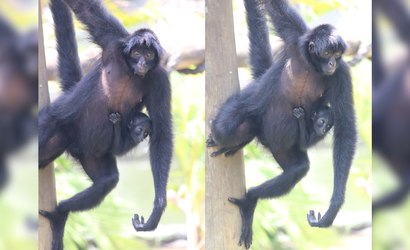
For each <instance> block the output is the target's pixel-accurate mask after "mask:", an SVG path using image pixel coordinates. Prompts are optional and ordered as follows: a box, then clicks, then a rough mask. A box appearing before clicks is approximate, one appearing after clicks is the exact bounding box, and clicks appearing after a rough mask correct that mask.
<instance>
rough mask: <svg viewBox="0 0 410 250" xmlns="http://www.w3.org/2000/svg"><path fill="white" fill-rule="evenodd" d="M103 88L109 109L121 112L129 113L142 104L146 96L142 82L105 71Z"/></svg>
mask: <svg viewBox="0 0 410 250" xmlns="http://www.w3.org/2000/svg"><path fill="white" fill-rule="evenodd" d="M102 89H103V91H104V95H105V97H106V98H107V102H108V109H109V110H111V111H115V112H119V113H128V112H129V111H130V110H132V109H133V108H135V107H136V106H138V105H140V104H141V103H142V98H143V97H144V88H143V86H142V83H141V82H140V81H136V80H135V79H133V78H132V77H129V76H123V77H118V76H115V75H112V74H109V73H108V72H104V73H103V81H102Z"/></svg>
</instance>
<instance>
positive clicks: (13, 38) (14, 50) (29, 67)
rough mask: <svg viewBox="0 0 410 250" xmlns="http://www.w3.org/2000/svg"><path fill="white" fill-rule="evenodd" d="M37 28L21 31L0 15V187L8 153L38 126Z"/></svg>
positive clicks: (7, 171) (20, 144)
mask: <svg viewBox="0 0 410 250" xmlns="http://www.w3.org/2000/svg"><path fill="white" fill-rule="evenodd" d="M37 100H38V39H37V31H36V30H32V31H29V32H27V33H22V34H20V33H19V32H18V31H17V30H16V29H15V28H14V27H13V26H12V25H11V24H10V23H9V22H8V21H7V20H6V19H4V18H3V17H2V16H0V114H1V115H0V138H1V143H0V191H1V190H2V189H3V188H4V187H5V185H6V184H7V182H8V177H9V170H8V166H7V165H6V161H7V158H8V155H9V154H10V153H12V152H14V151H16V150H18V149H19V148H20V147H21V146H23V145H24V143H26V142H27V141H28V140H29V139H30V138H31V137H32V136H33V135H34V134H35V132H36V130H37V114H36V113H37V112H36V108H37Z"/></svg>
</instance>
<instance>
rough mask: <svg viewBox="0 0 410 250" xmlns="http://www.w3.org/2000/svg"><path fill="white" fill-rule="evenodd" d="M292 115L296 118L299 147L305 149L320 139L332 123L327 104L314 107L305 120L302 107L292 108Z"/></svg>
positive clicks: (330, 112)
mask: <svg viewBox="0 0 410 250" xmlns="http://www.w3.org/2000/svg"><path fill="white" fill-rule="evenodd" d="M293 115H294V116H295V117H296V118H297V119H298V124H299V146H300V148H301V149H307V148H309V147H311V146H313V145H314V144H316V143H317V142H319V141H320V140H322V139H323V138H324V137H325V135H326V133H327V132H328V131H329V130H330V129H331V128H332V127H333V123H334V121H333V115H332V111H331V109H330V107H329V106H327V105H318V106H317V107H315V108H314V109H313V112H312V113H311V116H310V118H309V119H307V120H306V119H305V110H304V109H303V108H302V107H298V108H294V109H293Z"/></svg>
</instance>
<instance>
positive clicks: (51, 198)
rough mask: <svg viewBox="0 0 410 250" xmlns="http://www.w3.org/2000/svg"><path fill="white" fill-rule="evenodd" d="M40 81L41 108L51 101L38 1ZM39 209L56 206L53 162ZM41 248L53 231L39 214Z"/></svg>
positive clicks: (44, 175) (42, 173) (47, 249)
mask: <svg viewBox="0 0 410 250" xmlns="http://www.w3.org/2000/svg"><path fill="white" fill-rule="evenodd" d="M38 4H39V6H38V29H39V33H38V56H39V69H38V75H39V77H38V82H39V109H42V108H43V107H44V106H47V105H48V104H49V102H50V97H49V94H48V84H47V66H46V58H45V53H44V37H43V22H42V6H41V1H38ZM38 178H39V180H38V182H39V184H38V186H39V209H42V210H47V211H52V210H53V209H54V208H55V207H56V187H55V179H54V167H53V164H50V165H48V166H47V167H45V168H43V169H41V170H39V172H38ZM38 233H39V241H38V242H39V249H40V250H51V241H52V232H51V228H50V224H49V223H48V220H47V219H45V218H43V217H42V216H40V215H39V232H38Z"/></svg>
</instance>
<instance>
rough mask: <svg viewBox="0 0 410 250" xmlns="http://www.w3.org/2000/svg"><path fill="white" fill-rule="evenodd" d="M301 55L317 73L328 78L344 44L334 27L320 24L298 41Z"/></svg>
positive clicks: (334, 68) (343, 49)
mask: <svg viewBox="0 0 410 250" xmlns="http://www.w3.org/2000/svg"><path fill="white" fill-rule="evenodd" d="M300 44H301V49H302V50H303V54H304V55H305V57H307V60H308V62H309V63H311V64H312V65H313V67H314V68H315V69H316V71H317V72H319V73H320V74H322V75H326V76H330V75H333V73H335V71H336V69H337V66H338V64H339V61H340V59H341V58H342V55H343V53H344V52H345V50H346V43H345V42H344V41H343V39H342V37H341V36H339V35H338V34H337V33H336V31H335V29H334V27H333V26H331V25H329V24H322V25H320V26H318V27H316V28H314V29H313V30H311V31H309V32H307V33H306V34H305V35H304V36H302V38H301V40H300Z"/></svg>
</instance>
